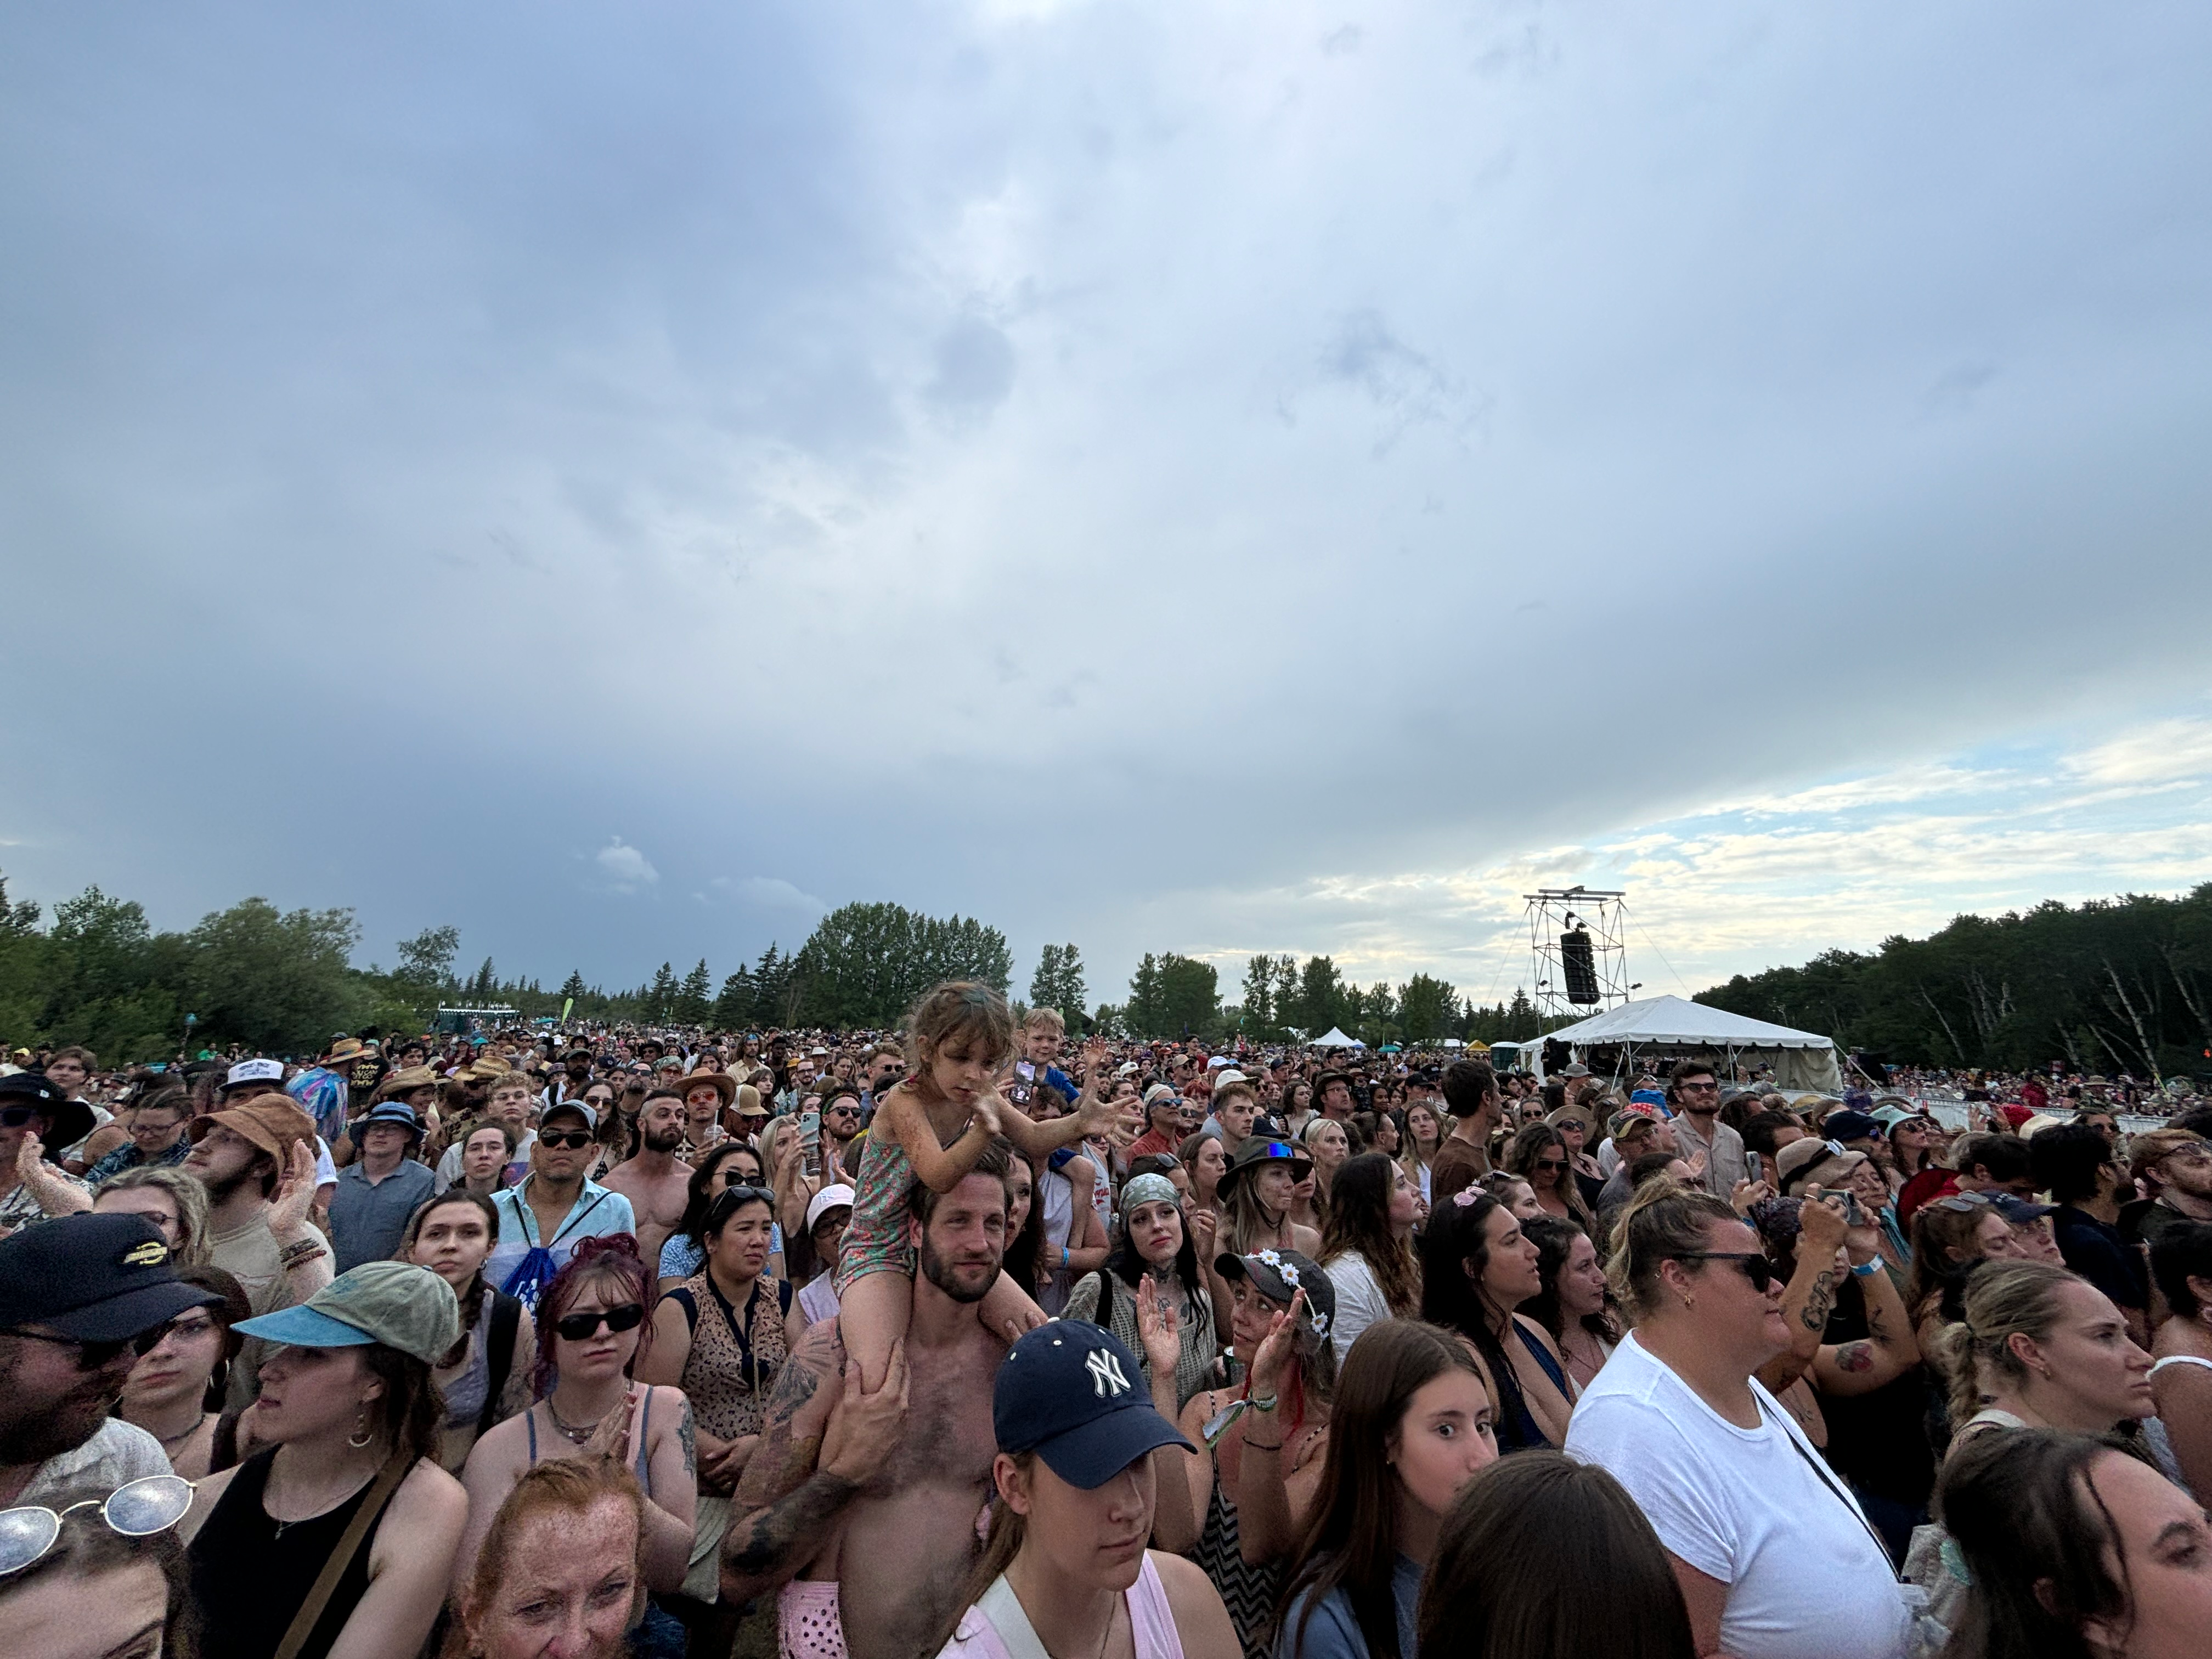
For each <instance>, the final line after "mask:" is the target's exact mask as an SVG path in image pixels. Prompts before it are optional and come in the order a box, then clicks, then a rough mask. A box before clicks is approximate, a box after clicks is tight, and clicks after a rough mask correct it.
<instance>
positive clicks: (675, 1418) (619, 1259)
mask: <svg viewBox="0 0 2212 1659" xmlns="http://www.w3.org/2000/svg"><path fill="white" fill-rule="evenodd" d="M651 1286H652V1280H651V1279H649V1278H648V1276H647V1273H646V1269H645V1264H644V1263H643V1262H642V1261H639V1260H638V1255H637V1241H636V1240H635V1239H634V1238H631V1237H629V1236H628V1235H627V1234H618V1235H617V1236H615V1237H608V1238H590V1239H586V1240H585V1241H584V1243H582V1244H580V1245H579V1246H578V1247H577V1249H576V1254H575V1255H574V1257H573V1258H572V1259H571V1260H570V1261H569V1262H568V1266H567V1267H563V1268H562V1270H561V1271H560V1273H558V1274H557V1275H556V1276H555V1278H554V1279H553V1282H552V1283H551V1284H550V1285H547V1286H546V1289H545V1294H544V1296H543V1297H540V1298H539V1300H538V1366H537V1383H538V1388H539V1389H541V1390H544V1389H547V1388H548V1387H549V1385H550V1392H547V1393H543V1394H542V1395H541V1397H540V1398H539V1400H538V1402H537V1403H536V1404H535V1405H533V1406H532V1407H531V1408H530V1409H529V1410H528V1411H526V1412H525V1413H522V1415H521V1416H520V1417H512V1418H509V1419H507V1421H506V1422H504V1423H501V1424H500V1425H497V1426H496V1427H495V1428H493V1429H492V1430H491V1431H489V1433H487V1434H486V1435H484V1437H483V1438H482V1439H480V1440H478V1441H477V1443H476V1449H475V1450H473V1451H471V1453H470V1454H469V1461H468V1464H467V1466H466V1467H465V1468H464V1469H463V1470H462V1472H461V1480H462V1484H463V1485H465V1486H466V1487H467V1488H468V1494H469V1522H468V1530H467V1533H466V1534H465V1537H464V1538H463V1540H462V1541H461V1546H460V1548H459V1550H458V1551H456V1552H455V1553H454V1556H453V1563H452V1565H453V1589H454V1591H455V1593H456V1594H458V1593H459V1592H460V1591H462V1590H463V1589H465V1587H466V1586H467V1585H468V1583H470V1581H471V1577H473V1575H474V1572H475V1569H476V1558H477V1551H478V1550H479V1549H481V1548H482V1547H483V1540H484V1535H485V1534H486V1533H487V1532H489V1530H490V1528H491V1524H492V1520H493V1517H494V1516H496V1515H497V1514H498V1513H499V1508H500V1505H501V1504H503V1503H505V1502H506V1501H507V1494H508V1493H509V1492H512V1491H513V1489H514V1485H515V1482H516V1481H517V1480H520V1479H521V1477H522V1474H523V1473H524V1471H526V1470H527V1469H530V1468H534V1467H536V1466H537V1465H538V1463H541V1462H544V1461H546V1460H547V1459H549V1458H556V1457H573V1458H579V1459H581V1460H583V1461H584V1462H591V1461H592V1459H594V1458H599V1457H611V1458H613V1459H615V1460H616V1461H617V1462H622V1463H624V1464H626V1465H628V1466H629V1468H630V1469H631V1471H632V1472H633V1473H634V1474H635V1475H636V1476H637V1481H638V1485H639V1486H641V1487H642V1488H643V1489H644V1492H645V1498H646V1503H645V1540H646V1541H645V1572H646V1583H647V1587H648V1588H650V1589H653V1590H654V1591H656V1592H659V1593H664V1594H672V1593H674V1592H675V1591H676V1590H678V1589H680V1588H681V1587H682V1585H683V1583H684V1571H685V1570H686V1569H687V1568H688V1566H689V1565H690V1558H691V1527H692V1522H693V1519H694V1516H695V1512H696V1486H695V1484H694V1480H693V1477H692V1473H691V1450H690V1440H691V1407H690V1402H689V1401H686V1400H685V1399H684V1395H683V1393H682V1391H681V1390H679V1389H669V1388H654V1387H652V1386H650V1385H648V1384H646V1383H636V1382H633V1381H632V1380H631V1377H632V1375H633V1373H634V1371H635V1368H636V1367H637V1365H638V1364H640V1363H641V1362H642V1361H643V1359H644V1358H646V1357H647V1355H649V1354H650V1353H651V1352H652V1340H653V1328H652V1324H651V1322H649V1321H648V1320H647V1318H646V1304H647V1300H648V1299H649V1298H650V1297H651V1296H652V1294H653V1291H652V1288H651ZM645 1640H646V1643H647V1649H648V1650H650V1651H652V1652H654V1653H656V1654H657V1653H660V1652H664V1651H680V1650H681V1646H682V1632H681V1631H680V1629H678V1625H677V1621H676V1620H675V1619H674V1618H673V1617H672V1616H671V1615H670V1614H668V1613H663V1612H661V1611H659V1609H658V1608H655V1609H654V1610H653V1611H652V1612H651V1613H648V1614H647V1629H646V1632H645ZM655 1643H657V1644H659V1645H658V1646H654V1645H653V1644H655ZM671 1643H673V1644H674V1647H673V1648H672V1649H671V1647H670V1646H669V1644H671Z"/></svg>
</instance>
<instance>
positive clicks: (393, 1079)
mask: <svg viewBox="0 0 2212 1659" xmlns="http://www.w3.org/2000/svg"><path fill="white" fill-rule="evenodd" d="M438 1081H439V1079H438V1074H437V1073H435V1072H434V1071H432V1070H431V1069H430V1068H429V1067H428V1066H409V1067H408V1068H407V1069H406V1070H405V1071H404V1072H394V1073H392V1075H391V1076H390V1077H388V1078H386V1079H384V1086H383V1087H382V1088H380V1089H379V1090H378V1091H376V1092H377V1093H378V1094H379V1095H380V1096H381V1097H384V1098H386V1099H390V1098H391V1097H393V1096H395V1095H406V1094H412V1093H414V1091H416V1090H417V1089H435V1088H436V1087H437V1086H438Z"/></svg>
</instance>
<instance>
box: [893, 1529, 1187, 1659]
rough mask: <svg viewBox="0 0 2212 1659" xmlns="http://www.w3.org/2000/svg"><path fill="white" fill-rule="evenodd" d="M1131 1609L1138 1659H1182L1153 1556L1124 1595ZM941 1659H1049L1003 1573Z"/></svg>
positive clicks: (1179, 1640)
mask: <svg viewBox="0 0 2212 1659" xmlns="http://www.w3.org/2000/svg"><path fill="white" fill-rule="evenodd" d="M1121 1599H1122V1600H1123V1601H1126V1602H1127V1604H1128V1608H1129V1633H1130V1634H1131V1635H1132V1636H1133V1638H1135V1640H1136V1649H1137V1659H1182V1635H1181V1634H1180V1633H1179V1632H1177V1631H1176V1623H1175V1615H1174V1613H1171V1612H1170V1610H1169V1608H1168V1593H1167V1591H1166V1589H1164V1587H1163V1586H1162V1585H1161V1583H1160V1571H1159V1569H1158V1567H1156V1566H1154V1565H1152V1552H1151V1551H1150V1550H1147V1551H1146V1552H1145V1565H1144V1566H1143V1567H1142V1569H1140V1570H1139V1572H1138V1574H1137V1582H1136V1583H1133V1584H1132V1585H1130V1586H1129V1588H1128V1589H1126V1590H1124V1591H1123V1592H1122V1593H1121ZM937 1659H1048V1656H1047V1654H1046V1652H1045V1647H1044V1644H1043V1643H1042V1642H1040V1641H1039V1640H1037V1633H1036V1630H1035V1629H1034V1628H1033V1627H1032V1626H1030V1616H1029V1614H1027V1613H1024V1612H1023V1611H1022V1603H1021V1598H1020V1597H1018V1596H1017V1595H1015V1594H1014V1589H1013V1586H1012V1585H1011V1584H1009V1583H1007V1582H1006V1575H1005V1574H1003V1573H1001V1574H1000V1576H999V1577H997V1578H994V1579H993V1580H992V1581H991V1588H990V1589H987V1590H985V1591H984V1592H983V1599H982V1600H981V1601H978V1602H976V1603H975V1606H974V1607H970V1608H969V1609H968V1611H967V1612H966V1613H963V1614H962V1615H961V1619H960V1628H959V1629H958V1630H957V1631H955V1632H953V1635H952V1639H951V1641H950V1642H947V1643H946V1644H945V1646H944V1647H943V1649H941V1650H939V1653H938V1656H937Z"/></svg>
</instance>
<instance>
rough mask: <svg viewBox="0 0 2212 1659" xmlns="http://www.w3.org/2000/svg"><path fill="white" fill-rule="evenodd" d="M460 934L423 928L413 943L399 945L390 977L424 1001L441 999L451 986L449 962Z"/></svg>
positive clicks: (447, 929)
mask: <svg viewBox="0 0 2212 1659" xmlns="http://www.w3.org/2000/svg"><path fill="white" fill-rule="evenodd" d="M460 949H461V930H460V929H459V928H458V927H425V928H424V929H423V930H422V932H421V933H417V934H416V935H415V937H414V938H413V939H402V940H400V941H399V965H398V967H397V968H395V969H392V978H394V979H396V980H400V981H404V982H405V983H407V984H408V985H410V986H412V987H415V988H416V991H417V992H418V993H419V994H421V995H422V996H424V997H426V998H435V997H437V996H439V995H441V994H443V993H444V992H445V991H447V989H448V988H449V987H451V986H452V984H453V958H454V957H457V956H459V954H460Z"/></svg>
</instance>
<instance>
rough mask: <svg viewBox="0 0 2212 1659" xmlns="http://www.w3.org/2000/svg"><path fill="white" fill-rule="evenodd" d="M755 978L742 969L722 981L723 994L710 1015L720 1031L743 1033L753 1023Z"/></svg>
mask: <svg viewBox="0 0 2212 1659" xmlns="http://www.w3.org/2000/svg"><path fill="white" fill-rule="evenodd" d="M753 997H754V987H753V976H752V975H751V973H750V972H749V971H748V970H747V969H743V968H740V969H738V971H737V972H736V973H734V974H732V975H730V976H729V977H728V978H727V979H726V980H724V981H722V994H720V996H718V997H716V998H715V999H714V1008H713V1010H712V1011H711V1012H710V1013H709V1014H708V1020H709V1022H710V1023H711V1024H713V1025H714V1029H715V1030H718V1031H741V1030H744V1029H745V1028H746V1027H748V1026H750V1024H752V1023H753Z"/></svg>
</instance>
